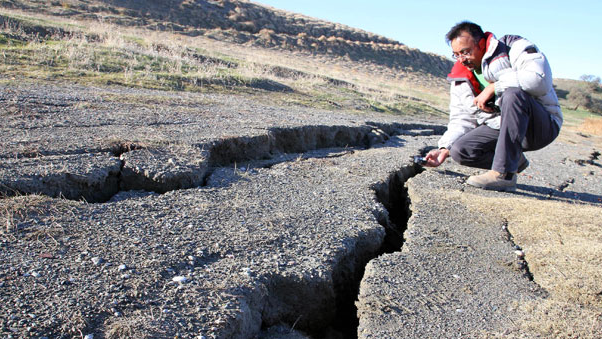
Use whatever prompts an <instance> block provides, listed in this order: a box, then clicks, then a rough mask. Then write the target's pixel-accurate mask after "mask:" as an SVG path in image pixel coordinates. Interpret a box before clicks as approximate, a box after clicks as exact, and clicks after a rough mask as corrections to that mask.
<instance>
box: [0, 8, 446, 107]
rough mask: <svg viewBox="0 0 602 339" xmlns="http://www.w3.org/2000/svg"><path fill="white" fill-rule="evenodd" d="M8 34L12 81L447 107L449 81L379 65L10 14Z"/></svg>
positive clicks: (4, 43) (3, 46)
mask: <svg viewBox="0 0 602 339" xmlns="http://www.w3.org/2000/svg"><path fill="white" fill-rule="evenodd" d="M0 25H1V26H2V27H3V30H2V32H0V51H2V53H1V55H0V58H2V63H1V65H0V72H1V73H2V74H3V75H4V76H5V77H8V78H9V79H10V78H11V77H19V78H26V79H35V80H36V81H40V80H42V81H57V80H60V81H71V82H76V83H81V84H94V85H99V84H102V85H111V84H119V85H125V86H137V87H145V88H156V89H162V90H178V91H233V92H245V93H248V94H249V95H256V96H258V97H261V96H264V94H265V93H270V95H269V100H270V101H274V102H276V103H278V102H280V103H285V104H299V105H311V106H317V107H323V108H329V109H345V110H351V111H382V112H390V113H395V114H427V115H435V116H442V115H444V111H445V107H446V98H445V96H446V94H445V92H446V90H445V88H446V84H445V81H444V80H443V79H442V78H440V77H435V76H433V75H428V74H425V75H423V74H421V73H416V72H409V71H407V72H403V71H395V70H394V69H391V68H389V67H386V66H383V65H378V64H374V63H358V62H355V61H352V60H348V59H344V58H336V57H331V58H328V57H325V56H324V55H308V54H304V53H301V52H299V51H290V50H284V49H277V48H272V49H266V48H263V47H257V46H252V45H244V44H243V45H241V44H237V43H233V42H229V41H219V40H215V39H213V38H211V37H207V36H203V35H199V36H194V37H193V36H189V35H183V34H178V33H173V32H164V31H159V30H150V29H148V28H139V27H130V26H118V25H117V24H111V23H107V22H104V21H98V20H85V19H81V20H74V19H68V18H65V17H62V16H49V15H45V14H38V13H31V12H23V11H22V10H7V9H4V10H3V11H2V15H0Z"/></svg>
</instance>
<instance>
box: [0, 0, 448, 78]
mask: <svg viewBox="0 0 602 339" xmlns="http://www.w3.org/2000/svg"><path fill="white" fill-rule="evenodd" d="M2 5H3V6H4V7H12V8H20V9H24V10H28V11H36V12H43V13H47V14H52V15H58V16H68V17H70V18H78V19H81V18H85V19H102V20H104V21H106V22H111V23H116V24H119V25H127V26H137V27H144V28H150V29H154V30H167V31H173V32H177V33H181V34H186V35H189V36H198V35H205V36H209V37H212V38H214V39H218V40H227V41H232V42H237V43H244V44H249V45H256V46H262V47H269V48H275V47H277V48H282V49H286V50H295V51H302V52H307V53H312V54H328V55H331V56H338V57H344V58H346V59H349V60H353V61H365V62H371V63H376V64H380V65H383V66H386V67H391V68H394V69H403V70H405V71H410V72H423V73H427V74H431V75H434V76H438V77H442V76H445V75H446V74H447V72H448V71H449V69H450V67H451V61H449V60H447V59H446V58H444V57H442V56H439V55H435V54H431V53H424V52H421V51H419V50H417V49H413V48H409V47H408V46H405V45H403V44H401V43H399V42H397V41H394V40H391V39H388V38H385V37H382V36H378V35H374V34H371V33H368V32H365V31H362V30H358V29H354V28H351V27H348V26H344V25H340V24H335V23H331V22H326V21H322V20H317V19H313V18H310V17H307V16H303V15H299V14H294V13H289V12H286V11H282V10H277V9H274V8H270V7H265V6H262V5H259V4H255V3H251V2H249V1H241V0H221V1H210V0H206V1H189V0H169V1H159V0H150V1H144V2H141V1H136V0H92V1H76V0H70V1H60V2H59V1H52V2H51V3H50V5H48V4H47V3H45V2H35V1H27V0H25V1H20V0H19V1H18V0H5V1H3V2H2Z"/></svg>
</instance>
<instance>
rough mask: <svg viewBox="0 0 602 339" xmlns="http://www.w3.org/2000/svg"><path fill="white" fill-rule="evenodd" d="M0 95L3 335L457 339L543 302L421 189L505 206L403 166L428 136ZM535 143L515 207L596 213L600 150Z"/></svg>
mask: <svg viewBox="0 0 602 339" xmlns="http://www.w3.org/2000/svg"><path fill="white" fill-rule="evenodd" d="M2 86H4V87H2V88H1V92H0V103H2V107H4V109H3V110H2V117H3V119H4V121H5V123H4V124H3V125H2V127H1V128H0V130H1V133H2V135H3V138H1V139H0V143H1V145H2V148H1V151H0V152H1V153H0V159H1V165H0V187H2V192H3V193H4V194H6V195H8V196H7V197H5V198H3V199H0V212H1V213H2V214H1V216H2V218H3V219H2V221H3V224H2V229H1V230H0V232H1V233H0V249H1V250H0V304H1V305H3V306H2V310H1V311H0V334H1V335H2V337H7V338H11V337H12V338H19V337H33V338H43V337H47V338H70V337H78V338H80V337H87V338H92V337H93V338H122V337H137V338H174V337H178V338H254V337H260V338H310V337H313V338H318V337H320V338H341V337H344V338H346V337H354V336H355V333H356V331H357V333H358V335H359V336H360V337H366V338H368V337H371V338H386V337H390V338H399V337H410V338H411V337H449V335H448V334H450V333H451V334H454V335H457V336H465V335H470V334H472V333H477V332H478V331H479V330H482V329H494V328H497V327H500V326H503V324H504V322H505V321H511V319H512V312H511V309H509V308H508V307H509V306H510V305H512V303H513V302H514V301H518V302H520V301H522V300H527V299H534V298H542V297H544V296H545V291H541V289H539V288H538V286H536V285H535V284H533V283H532V282H531V281H529V280H528V279H527V278H525V270H524V267H522V266H521V265H520V263H518V262H517V259H516V255H515V254H514V248H513V244H512V243H511V242H510V241H509V240H508V239H507V236H506V234H505V233H504V231H503V230H502V226H503V225H504V224H503V221H501V220H493V219H486V218H484V217H483V216H479V215H474V214H471V213H469V212H468V211H467V209H466V208H465V207H464V206H462V205H461V204H459V203H457V202H446V203H445V204H444V205H442V204H441V203H440V201H438V200H437V197H436V196H433V195H432V194H430V193H431V192H432V191H433V190H435V189H446V190H452V191H454V190H455V191H464V190H470V191H471V192H472V193H478V194H483V195H496V194H503V193H496V192H484V191H479V190H476V189H472V188H470V187H466V185H465V184H464V181H465V179H466V175H468V174H471V173H472V172H474V171H472V170H470V169H466V168H461V167H458V166H456V165H454V164H453V163H451V162H450V163H447V164H446V165H445V166H446V167H443V168H441V169H437V170H427V171H425V172H422V173H420V174H418V175H416V174H417V173H418V172H420V170H419V168H417V167H415V166H414V165H413V164H411V162H410V157H411V156H412V155H415V154H418V153H421V152H424V151H425V150H426V149H427V148H428V147H429V146H431V145H435V144H436V140H437V139H438V136H437V135H436V134H438V133H440V132H441V131H442V128H441V126H439V125H437V124H434V123H430V122H419V121H418V122H417V121H406V120H404V119H403V118H401V117H393V116H382V115H377V114H375V115H372V116H358V115H350V114H345V113H340V112H328V111H320V110H315V109H309V108H299V107H271V106H268V105H264V104H259V103H257V102H254V101H253V100H252V99H251V98H248V97H247V98H244V97H240V96H230V95H217V94H190V93H169V92H158V91H148V90H137V89H126V88H87V87H81V86H70V85H60V84H56V85H53V86H49V85H44V84H41V85H38V86H36V87H35V88H34V87H32V86H31V85H27V84H16V83H14V84H10V86H9V85H2ZM550 150H552V151H553V152H539V153H533V155H528V157H529V159H530V160H531V162H532V165H531V167H530V168H529V169H528V170H527V171H525V172H524V173H523V174H522V175H521V177H520V179H519V190H518V191H517V193H515V194H519V195H528V196H537V197H540V198H545V199H559V200H566V201H570V202H579V203H590V204H600V198H601V196H600V192H601V191H602V189H601V187H600V185H601V184H600V182H599V181H596V180H595V178H596V177H598V176H599V175H600V174H601V173H600V171H601V168H602V167H601V166H600V161H599V160H598V159H597V158H596V155H595V154H596V150H595V149H593V148H591V147H589V146H584V145H576V144H575V145H570V144H562V143H557V144H555V145H554V146H552V147H551V148H550ZM559 164H561V165H559ZM415 175H416V176H415ZM412 176H415V177H414V178H413V179H411V180H410V182H409V184H408V189H409V190H408V195H409V199H410V200H411V205H410V208H411V210H412V217H411V219H410V223H409V228H408V231H407V232H406V233H405V238H406V243H405V244H404V246H403V249H402V250H401V252H392V251H394V250H399V246H400V245H401V238H400V235H401V234H402V233H403V230H404V228H405V225H404V223H405V220H404V218H405V212H406V208H405V204H406V203H407V202H408V201H407V199H406V193H405V191H404V187H403V182H404V181H406V180H407V179H408V178H409V177H412ZM16 193H18V194H16ZM25 193H27V194H29V193H39V194H41V195H23V194H25ZM60 196H62V197H65V198H68V199H64V198H57V197H60ZM81 198H84V199H85V200H87V201H88V202H86V201H85V200H82V199H81ZM70 199H71V200H70ZM94 201H96V202H97V203H91V202H94ZM383 251H387V252H392V253H388V254H383V255H380V254H382V253H383ZM378 255H380V256H379V257H378V258H376V259H374V258H375V257H376V256H378ZM368 262H369V263H368ZM367 263H368V266H367V268H366V274H365V275H364V267H365V265H366V264H367ZM521 267H522V268H521ZM362 276H363V280H362ZM360 280H362V285H361V290H360V294H359V300H358V301H357V305H358V309H359V312H358V315H359V316H360V327H359V330H357V329H356V326H357V324H354V321H353V318H355V313H354V312H355V310H354V309H353V303H354V301H355V300H356V299H357V288H358V284H359V282H360ZM349 314H351V316H349Z"/></svg>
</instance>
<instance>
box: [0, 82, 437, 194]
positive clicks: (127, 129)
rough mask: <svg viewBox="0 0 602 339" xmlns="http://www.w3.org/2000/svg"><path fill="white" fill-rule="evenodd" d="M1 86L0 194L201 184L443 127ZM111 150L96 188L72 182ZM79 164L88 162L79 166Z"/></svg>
mask: <svg viewBox="0 0 602 339" xmlns="http://www.w3.org/2000/svg"><path fill="white" fill-rule="evenodd" d="M3 86H4V87H2V88H0V90H1V91H0V102H1V103H3V104H4V105H5V107H6V109H4V110H3V111H2V112H1V114H2V117H3V118H4V119H5V121H6V124H3V126H2V127H1V128H0V132H1V133H2V135H3V136H4V138H2V140H0V146H2V147H0V159H3V160H4V159H6V161H3V165H2V166H0V193H4V194H8V195H11V194H15V193H19V194H32V193H38V194H45V195H49V196H54V197H56V196H61V195H62V196H64V197H67V198H69V199H76V200H77V199H81V198H83V199H86V200H87V201H89V202H104V201H106V200H108V198H110V196H111V194H114V193H115V192H116V188H115V186H117V190H138V189H144V190H148V191H155V192H159V193H164V192H167V191H170V190H174V189H182V188H191V187H196V186H199V185H202V184H203V183H204V182H205V180H206V179H207V176H208V175H209V174H210V172H211V171H212V169H213V168H214V167H220V166H227V165H231V164H236V163H240V162H249V161H256V160H259V159H273V158H275V157H277V156H279V155H282V154H290V153H299V152H307V151H311V150H314V149H322V148H326V147H371V146H373V145H375V144H380V143H382V142H383V141H385V140H386V139H387V138H388V137H389V136H390V135H393V134H406V135H429V134H433V133H434V132H435V131H434V130H440V129H441V126H438V125H433V124H430V123H424V122H422V123H419V122H402V121H400V120H398V119H395V118H394V117H392V116H386V115H378V114H374V115H372V116H359V115H353V114H347V113H333V112H327V111H320V110H315V109H310V108H299V107H271V106H266V105H262V104H258V103H256V102H254V101H252V100H249V99H248V98H244V97H241V96H228V95H218V94H191V93H170V92H161V91H150V90H139V89H127V88H87V87H82V86H69V85H62V86H63V87H60V86H59V85H57V86H54V87H49V86H45V85H43V84H42V85H40V86H38V87H36V88H35V89H31V88H29V87H27V86H25V85H20V84H16V85H15V86H11V87H10V88H9V87H8V86H7V85H3ZM111 153H112V154H111ZM88 156H89V157H90V159H93V160H94V161H87V159H86V157H88ZM101 157H106V159H101ZM117 157H119V160H121V161H122V163H121V165H122V168H121V169H120V171H119V172H117V173H116V172H115V171H114V169H113V168H111V169H109V172H110V173H109V175H108V176H107V178H109V179H110V180H109V181H107V184H106V185H105V187H104V188H102V187H101V189H100V190H101V191H103V190H104V191H103V192H100V193H99V192H98V191H99V187H98V186H97V185H96V183H93V184H90V183H86V184H88V185H87V186H86V185H79V187H77V188H73V187H71V186H73V185H74V183H73V182H72V181H70V180H69V179H70V177H71V176H74V177H80V176H81V175H82V174H85V173H84V172H85V171H88V172H90V171H97V170H102V169H103V168H106V167H107V165H105V163H110V164H111V166H113V164H115V162H116V159H115V158H117ZM80 158H81V159H80ZM17 162H18V163H17ZM70 162H74V163H75V164H70ZM94 162H96V163H97V164H94ZM48 163H53V164H54V165H52V166H48V165H47V164H48ZM80 163H85V166H87V167H88V169H83V170H82V169H80V168H77V167H81V166H82V165H80ZM21 164H22V165H21ZM21 167H23V168H24V169H25V170H24V171H21ZM103 171H106V170H103ZM30 172H31V173H30ZM65 177H67V179H65ZM116 177H117V180H114V179H115V178H116ZM32 180H33V181H35V182H34V183H29V182H30V181H32ZM40 182H49V184H48V185H46V186H52V188H50V187H44V188H42V187H41V186H43V185H44V184H41V185H38V184H37V183H40Z"/></svg>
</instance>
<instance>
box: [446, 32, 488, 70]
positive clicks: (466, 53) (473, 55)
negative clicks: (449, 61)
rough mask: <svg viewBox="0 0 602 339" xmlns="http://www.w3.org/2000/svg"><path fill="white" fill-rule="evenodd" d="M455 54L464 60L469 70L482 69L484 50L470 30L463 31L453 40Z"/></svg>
mask: <svg viewBox="0 0 602 339" xmlns="http://www.w3.org/2000/svg"><path fill="white" fill-rule="evenodd" d="M451 48H452V52H453V55H454V56H455V58H456V59H457V60H460V62H462V65H464V66H466V68H468V70H470V71H474V70H477V71H478V72H480V71H481V60H482V59H483V54H484V51H481V49H480V48H479V45H478V43H477V41H474V38H473V37H472V35H470V33H468V32H462V34H460V35H459V36H458V37H457V38H455V39H454V40H452V41H451Z"/></svg>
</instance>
